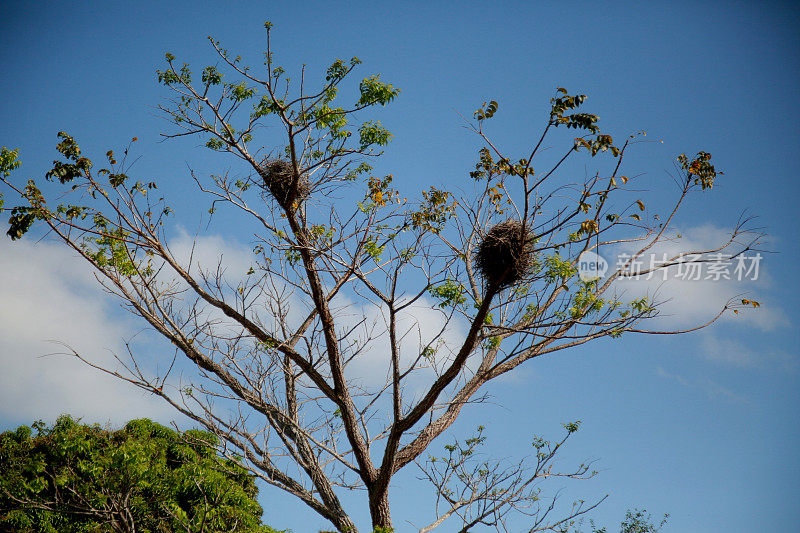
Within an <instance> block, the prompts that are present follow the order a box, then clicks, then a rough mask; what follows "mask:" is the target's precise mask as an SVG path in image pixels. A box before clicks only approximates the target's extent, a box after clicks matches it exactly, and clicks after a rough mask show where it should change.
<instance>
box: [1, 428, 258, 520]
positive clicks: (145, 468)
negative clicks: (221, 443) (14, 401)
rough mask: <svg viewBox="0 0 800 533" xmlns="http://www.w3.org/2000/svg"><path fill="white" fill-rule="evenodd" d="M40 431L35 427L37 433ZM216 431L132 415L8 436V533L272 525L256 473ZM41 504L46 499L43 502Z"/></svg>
mask: <svg viewBox="0 0 800 533" xmlns="http://www.w3.org/2000/svg"><path fill="white" fill-rule="evenodd" d="M34 432H35V433H34ZM215 444H216V437H214V436H213V435H212V434H210V433H206V432H203V431H196V430H193V431H187V432H185V433H183V434H181V433H178V432H175V431H173V430H171V429H169V428H166V427H164V426H161V425H159V424H156V423H154V422H151V421H150V420H147V419H141V420H133V421H131V422H129V423H128V424H127V425H126V426H125V427H124V428H123V429H121V430H117V431H111V430H106V429H103V428H101V427H100V426H97V425H94V426H87V425H82V424H79V423H78V422H77V421H76V420H74V419H72V418H71V417H69V416H62V417H60V418H59V419H58V420H57V421H56V423H55V425H54V426H53V427H52V428H48V427H46V426H45V424H43V423H41V422H37V423H35V424H33V431H32V430H31V428H30V427H27V426H21V427H19V428H17V429H16V430H14V431H7V432H5V433H3V434H0V531H20V532H31V533H32V532H37V533H38V532H51V531H52V532H56V531H59V532H88V531H103V532H105V531H112V527H111V524H112V522H113V521H120V520H123V516H125V515H128V516H130V517H132V519H133V520H134V522H135V525H136V530H137V531H149V532H153V533H155V532H167V531H190V532H195V531H197V532H199V531H205V532H220V533H221V532H223V531H224V532H229V531H237V532H249V533H256V532H258V533H271V532H274V530H273V529H271V528H269V527H267V526H262V525H261V524H260V517H261V513H262V510H261V507H260V506H259V505H258V503H257V502H256V499H255V498H256V494H257V488H256V485H255V482H254V480H253V477H252V476H251V475H250V474H249V473H247V472H246V471H245V470H244V469H243V468H241V467H240V466H238V465H237V464H235V463H234V462H232V461H229V460H226V459H222V458H220V457H219V456H218V455H217V454H216V452H215V450H214V448H213V446H214V445H215ZM35 507H39V509H36V508H35Z"/></svg>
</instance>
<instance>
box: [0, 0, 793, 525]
mask: <svg viewBox="0 0 800 533" xmlns="http://www.w3.org/2000/svg"><path fill="white" fill-rule="evenodd" d="M648 4H649V5H647V6H643V5H642V3H638V2H615V3H614V4H613V5H611V6H607V5H599V4H597V3H588V2H491V3H490V2H458V3H456V2H450V3H445V2H392V3H388V2H369V3H360V2H348V3H332V2H303V3H296V4H292V3H289V2H235V3H222V2H216V3H211V2H186V3H181V2H170V3H163V2H158V3H156V2H137V3H135V4H134V3H129V2H124V3H123V2H103V3H98V2H90V3H85V2H74V3H63V2H59V3H55V2H54V3H47V2H44V3H38V4H34V3H29V2H15V1H11V2H6V3H5V4H4V8H3V14H2V18H0V51H1V52H2V54H0V66H1V67H2V72H3V76H0V116H2V117H3V121H2V125H0V145H2V146H7V147H13V148H18V149H19V150H20V153H21V159H22V161H23V167H22V169H21V171H20V177H23V176H24V177H28V176H42V175H43V173H44V172H46V171H47V169H48V164H51V162H52V160H53V159H54V158H55V156H56V153H55V151H54V149H53V147H54V145H55V142H56V133H57V132H58V131H60V130H66V131H68V132H69V133H70V134H72V135H74V136H75V137H76V139H78V141H79V142H80V143H81V146H82V148H83V149H84V151H86V152H88V153H90V154H92V155H93V156H95V157H101V156H102V154H104V153H105V151H106V150H108V149H109V148H115V149H117V150H119V149H120V148H121V147H122V146H124V145H125V144H126V143H127V141H128V140H129V139H130V138H131V137H133V136H137V137H138V138H139V139H140V141H139V143H138V145H137V147H136V149H137V150H138V153H139V154H141V156H142V158H141V159H140V161H139V162H138V163H137V166H136V169H137V171H138V172H139V173H140V174H141V175H143V176H152V177H155V178H157V179H159V180H160V182H161V183H162V184H163V186H162V190H163V191H164V192H165V193H166V194H167V195H172V196H173V197H180V198H182V199H183V203H181V202H178V204H177V205H176V208H177V211H179V214H178V220H180V221H181V223H182V224H184V225H186V226H188V227H193V226H195V225H197V224H198V222H199V219H198V218H197V217H196V216H193V215H192V210H191V208H192V204H191V200H192V198H194V196H192V192H191V191H190V188H191V183H190V181H189V180H188V179H187V177H188V175H187V166H189V165H191V167H192V168H195V169H198V170H200V171H206V172H213V171H220V170H224V169H226V168H229V167H230V166H231V165H233V164H234V162H233V161H231V160H226V159H224V158H221V157H220V156H216V155H214V154H209V153H208V151H205V150H201V149H199V148H197V147H196V146H195V145H196V142H195V143H192V142H167V143H161V142H159V141H160V138H159V133H160V132H163V131H167V130H168V128H169V125H168V124H167V123H166V122H165V121H164V120H163V119H161V118H159V115H158V113H157V110H156V106H157V105H158V104H159V103H161V102H162V101H163V98H165V97H166V96H167V94H166V92H165V91H164V89H163V87H159V86H158V85H157V84H156V82H155V75H154V73H155V69H156V68H160V67H161V66H162V61H163V55H164V52H166V51H169V52H172V53H174V54H175V55H176V56H178V59H179V60H182V61H187V62H189V63H191V64H193V65H197V66H204V65H205V64H208V63H212V62H213V61H214V57H213V56H212V54H213V50H211V48H210V46H209V45H208V43H207V41H206V36H207V35H213V36H214V37H215V38H217V39H219V40H221V41H222V42H223V44H224V45H225V46H226V47H227V48H229V49H230V50H232V51H235V52H236V53H237V54H240V55H242V56H243V57H244V58H245V60H250V61H251V62H252V63H254V64H258V63H259V61H260V57H261V56H260V54H261V52H262V51H263V31H262V23H263V21H264V20H267V19H269V20H271V21H273V22H274V23H275V26H276V28H275V33H274V49H275V52H276V54H277V56H278V58H279V60H280V61H281V63H282V64H283V65H284V66H285V67H287V70H288V71H290V72H291V71H292V70H293V69H296V68H297V67H298V66H299V65H300V64H301V63H307V64H308V68H309V71H310V72H314V71H316V72H317V73H319V72H321V69H322V68H323V67H324V66H326V65H327V64H329V63H330V61H331V60H332V59H334V58H337V57H343V58H349V57H351V56H353V55H357V56H358V57H360V58H361V59H362V60H363V61H364V64H363V65H362V66H361V70H360V71H359V73H360V74H363V75H367V74H372V73H376V72H380V73H381V74H382V77H383V79H385V80H387V81H389V82H391V83H393V84H394V85H395V86H397V87H399V88H400V89H401V90H402V93H401V96H400V98H398V100H397V101H396V102H395V103H394V104H392V105H391V106H390V107H389V108H387V109H386V110H384V111H382V112H381V114H380V120H381V122H382V123H383V124H384V125H386V126H387V127H388V128H389V129H390V130H392V131H393V133H394V134H395V138H394V140H393V142H392V144H391V145H390V147H389V149H388V150H387V152H386V154H385V156H384V157H383V158H382V159H381V160H380V163H379V164H378V165H377V167H378V169H377V171H378V172H385V173H392V174H394V176H395V179H396V182H397V183H398V184H400V186H401V187H402V188H403V190H404V191H410V192H413V191H417V190H419V189H421V188H423V187H427V185H428V184H431V183H433V184H439V185H442V186H456V184H458V183H461V182H463V180H465V179H468V178H467V176H466V173H467V171H468V170H469V169H470V167H471V165H473V164H474V160H475V153H476V150H477V149H478V148H479V147H480V145H479V143H478V139H477V138H475V137H474V135H471V134H470V133H469V132H468V131H467V130H466V129H464V128H463V127H462V125H463V120H462V118H461V116H460V115H463V116H467V117H469V116H470V115H471V114H472V112H473V111H474V110H475V109H476V108H477V106H478V105H480V104H481V102H483V101H486V100H491V99H493V100H497V101H498V102H499V103H500V111H499V112H498V114H497V118H496V120H495V121H494V123H493V124H492V125H491V129H490V133H491V134H492V135H493V137H494V138H495V139H497V140H498V142H500V144H502V145H503V146H506V147H507V148H508V149H509V151H511V152H513V151H515V150H522V149H523V148H525V147H527V146H529V145H530V143H531V142H532V141H533V140H534V136H535V135H536V134H537V132H539V131H540V128H541V125H542V124H543V122H544V121H545V120H546V117H547V112H548V103H549V98H550V97H551V96H552V94H553V91H554V89H555V87H557V86H563V87H567V88H568V89H569V90H570V91H574V92H582V93H586V94H588V95H589V100H588V101H587V103H586V104H585V105H586V109H587V110H588V111H589V112H592V113H596V114H598V115H599V116H600V124H601V126H602V127H603V128H604V129H605V130H607V131H609V132H610V133H611V134H612V135H615V136H618V137H620V138H622V137H623V136H624V135H627V134H628V133H631V132H633V131H637V130H646V131H647V138H648V139H652V140H653V141H663V142H654V143H649V144H643V145H640V147H639V148H638V150H637V151H636V153H635V154H633V155H632V156H631V157H630V159H629V160H628V162H627V165H628V166H629V167H630V168H631V171H630V172H637V173H638V172H646V179H647V181H646V182H645V183H647V185H648V189H649V192H647V193H644V195H645V198H646V199H647V201H648V202H652V203H653V204H654V205H660V203H662V202H663V203H666V202H667V201H668V200H669V198H670V197H672V196H674V195H675V194H676V190H675V187H674V185H673V184H672V182H671V180H670V178H669V176H668V174H667V173H668V172H669V171H671V170H672V161H673V158H674V157H675V156H676V155H678V154H680V153H682V152H687V153H694V152H696V151H697V150H701V149H702V150H706V151H708V152H711V153H712V154H713V157H714V161H715V162H716V164H717V165H718V168H721V169H723V170H724V171H725V175H724V176H723V177H722V178H720V180H719V181H718V185H717V186H715V188H714V190H713V191H712V192H710V193H706V194H703V195H702V196H696V197H693V198H692V199H691V201H690V202H689V203H688V204H687V205H686V206H685V209H684V211H683V213H682V217H681V219H680V222H679V224H678V225H679V227H680V228H681V229H682V230H684V232H685V233H686V234H687V236H688V237H690V238H693V239H695V240H696V241H698V242H705V239H708V238H710V237H711V236H713V235H716V234H718V232H720V231H723V230H724V229H725V228H729V227H731V226H732V225H733V224H734V223H735V222H736V220H737V218H738V216H739V215H740V213H741V212H742V211H744V210H747V212H748V213H750V214H753V215H757V216H758V217H759V218H758V221H757V224H758V225H759V226H763V227H764V228H765V231H766V232H767V233H769V239H768V241H767V242H768V246H767V248H768V249H769V250H771V251H772V252H774V253H770V254H766V255H765V258H764V260H763V262H762V264H761V267H762V272H761V274H762V275H761V276H760V278H759V280H758V281H757V282H753V283H749V284H744V285H741V286H733V285H730V284H727V285H726V284H718V285H716V286H709V285H708V284H706V285H704V286H703V287H699V286H690V287H688V288H687V287H686V286H681V288H679V289H676V290H674V291H673V292H671V293H669V296H671V297H673V302H672V304H671V305H673V307H671V308H670V309H671V310H672V311H673V312H674V314H675V315H677V316H675V317H672V318H671V319H669V320H673V321H674V323H680V322H681V320H683V319H685V320H687V321H688V320H691V319H695V318H700V317H702V316H705V315H704V313H707V312H708V311H709V310H710V309H711V308H712V307H714V306H715V305H718V304H719V303H724V301H725V299H726V297H727V296H728V295H729V293H730V292H731V291H733V292H734V293H739V292H746V293H747V294H748V297H752V298H753V299H755V300H758V301H760V302H762V308H761V309H760V310H759V311H757V312H756V313H760V315H759V316H756V317H754V316H753V313H750V314H748V316H746V317H744V318H737V319H736V320H734V319H726V320H723V321H722V322H720V323H719V324H717V325H715V326H714V327H713V328H711V329H709V330H706V331H703V332H700V333H696V334H691V335H686V336H680V337H667V338H664V337H661V336H659V337H634V336H630V337H627V338H623V339H619V340H616V341H610V340H609V341H602V342H599V343H597V344H594V345H588V346H586V347H583V348H580V349H577V350H573V351H569V352H559V353H558V354H556V355H554V356H553V357H545V358H542V359H541V360H538V359H537V360H535V361H532V362H531V364H529V365H528V366H525V367H523V368H521V369H520V371H519V372H518V373H517V374H516V375H515V376H514V377H509V378H508V379H505V380H504V381H502V382H501V383H498V384H495V385H492V386H490V387H489V392H490V393H491V394H492V395H493V399H492V402H491V403H488V404H486V405H482V406H478V407H475V408H474V409H472V410H469V411H467V412H466V413H465V414H464V415H463V419H462V420H461V421H460V422H459V423H458V424H457V425H456V426H455V428H454V432H453V433H452V434H453V435H459V436H464V435H466V434H468V433H469V432H470V431H471V429H472V428H474V427H475V426H476V425H478V424H483V425H485V426H486V427H487V434H488V437H489V444H490V447H492V449H493V450H498V453H499V454H500V455H502V456H508V457H519V456H522V455H524V454H526V453H529V442H530V440H531V435H533V434H544V435H545V436H550V437H555V436H557V435H558V434H559V431H560V424H561V423H562V422H566V421H571V420H576V419H578V420H582V421H583V427H582V429H581V431H580V432H578V434H577V435H576V436H575V437H574V439H573V441H572V445H571V446H570V448H569V449H568V451H567V452H566V455H565V461H570V460H572V461H576V460H577V461H580V460H583V459H585V458H593V459H596V460H597V463H596V466H597V467H598V469H600V470H601V471H602V472H601V475H599V476H598V477H597V478H595V479H593V480H591V481H588V482H585V483H582V484H581V483H577V484H574V485H569V486H565V487H564V488H565V491H564V497H565V498H577V497H586V498H587V499H591V498H592V497H596V496H601V495H603V494H606V493H608V494H610V497H609V499H608V500H607V502H606V503H605V504H604V505H603V506H602V507H601V508H600V509H599V510H598V511H597V513H596V518H597V520H598V522H599V523H603V524H614V523H618V522H619V520H620V519H621V517H622V516H623V515H624V510H625V509H626V508H628V507H646V508H647V509H648V510H650V511H652V512H653V513H654V514H660V513H665V512H668V513H670V515H671V519H670V526H669V528H668V530H667V531H686V532H711V531H729V532H748V531H758V530H765V531H766V530H772V531H789V530H791V529H793V528H794V527H796V524H797V523H798V521H800V506H798V504H797V501H798V495H799V494H798V493H799V492H800V482H799V481H798V479H800V476H798V473H800V460H799V459H798V456H797V454H796V450H797V449H800V424H799V423H800V416H798V407H800V402H799V401H798V400H800V390H799V389H798V385H799V384H800V365H798V353H797V346H798V343H799V342H800V337H799V336H798V333H797V331H798V328H797V318H796V315H795V314H794V312H793V309H796V308H797V306H798V304H800V298H799V296H800V293H799V291H798V289H797V283H796V282H795V280H796V275H797V274H796V273H797V268H798V266H797V265H799V264H800V254H798V250H797V244H796V243H798V242H799V241H800V230H798V224H797V218H796V217H797V213H798V209H797V202H798V201H800V185H798V184H799V183H800V181H798V175H799V174H800V172H798V171H800V150H798V149H797V134H796V126H795V124H794V121H795V120H796V117H797V116H798V112H800V106H798V103H797V100H796V98H797V95H798V94H800V79H799V78H798V72H800V9H799V8H797V7H795V6H794V5H792V4H791V3H779V2H762V3H758V4H756V3H751V2H670V3H648ZM133 6H135V7H133ZM219 222H220V223H219V224H218V225H217V226H216V227H215V231H216V232H217V233H216V235H217V236H218V237H219V238H220V239H222V241H220V242H225V243H226V244H227V245H230V246H231V247H233V248H235V247H236V246H237V245H238V246H240V247H244V246H245V245H246V243H247V236H240V235H237V233H236V228H235V227H234V226H233V225H232V224H226V223H225V221H224V219H223V220H221V221H219ZM0 266H2V268H3V280H0V317H2V318H3V321H2V322H3V324H2V325H0V362H2V365H3V370H2V372H0V389H2V390H3V391H5V392H0V428H8V427H12V426H14V425H17V424H20V423H26V422H27V423H30V422H31V421H32V420H33V419H35V418H40V417H41V418H45V419H52V418H53V417H55V416H56V415H57V414H59V413H60V412H62V411H65V410H70V411H72V412H73V414H75V415H77V416H81V415H83V416H85V419H86V420H99V421H105V420H112V421H115V422H120V421H123V420H126V419H128V418H132V417H134V416H142V415H145V414H147V415H148V416H153V417H156V418H159V419H161V420H169V417H170V413H169V412H167V411H165V410H164V409H163V408H162V407H160V406H158V405H157V404H155V403H154V402H153V400H152V399H151V398H144V397H142V396H141V395H139V394H138V393H136V392H131V391H129V390H127V389H125V388H124V386H122V385H120V384H116V383H113V382H109V381H107V380H104V379H102V378H99V377H98V376H96V374H92V373H89V372H88V371H87V370H86V369H84V368H81V367H78V366H76V365H75V364H74V363H73V362H72V361H65V360H63V358H61V359H59V358H45V359H42V358H40V357H38V356H40V355H42V354H45V353H49V352H52V351H53V348H52V346H50V345H48V344H46V343H45V342H44V341H45V340H47V339H58V340H63V341H65V342H70V343H75V344H78V345H80V346H81V347H82V349H83V350H85V351H88V352H91V353H96V354H97V357H98V358H103V357H108V353H109V352H108V349H115V348H118V347H119V339H120V338H121V337H122V336H124V335H128V334H130V332H131V331H134V332H135V331H137V328H139V327H140V326H137V325H136V324H135V323H132V321H131V320H130V319H128V318H126V317H124V316H122V315H121V314H120V313H119V312H118V311H117V309H116V306H115V303H114V302H111V301H108V300H107V299H106V298H104V296H103V295H102V294H101V293H99V292H98V291H97V290H96V289H94V288H93V285H92V283H91V280H90V279H87V277H86V275H85V272H84V271H83V270H82V269H81V266H80V264H79V263H77V262H75V261H72V260H71V259H70V258H69V257H66V256H65V255H64V254H63V253H62V252H61V251H59V249H58V248H56V247H53V246H52V244H51V243H49V242H48V241H42V242H39V243H36V242H35V241H34V240H27V241H23V242H20V243H15V244H13V245H12V244H10V242H9V241H8V240H7V239H4V240H3V241H2V243H0ZM726 291H727V292H726ZM682 317H683V318H682ZM37 380H38V381H37ZM36 383H39V384H40V386H35V384H36ZM443 443H444V442H443V441H437V442H436V443H434V446H435V447H440V446H441V445H442V444H443ZM556 487H558V486H556ZM409 489H413V490H409ZM392 490H393V492H392V497H393V499H394V508H393V514H394V516H395V517H396V519H397V521H398V523H399V524H400V523H402V521H403V520H405V519H409V520H413V516H414V512H415V510H416V509H419V508H420V507H419V506H422V505H428V503H429V501H430V495H429V494H430V493H428V492H425V491H424V490H422V488H421V485H419V483H417V482H416V481H415V480H414V476H413V474H411V473H409V474H407V475H404V476H401V477H400V478H399V479H398V480H397V483H396V485H394V486H393V489H392ZM261 501H262V504H263V506H264V508H265V511H266V521H267V522H268V523H270V524H272V525H274V526H276V527H281V528H283V527H289V528H292V529H294V531H295V532H302V531H312V530H313V531H316V529H314V528H322V527H324V523H323V522H321V521H320V520H319V519H317V518H316V517H315V516H311V515H310V513H307V512H306V511H305V509H304V508H303V507H302V506H301V505H300V504H299V503H298V504H293V503H292V502H291V500H290V499H289V498H288V497H286V496H282V495H280V494H276V493H275V492H274V491H273V490H270V489H265V490H262V493H261ZM350 503H351V504H352V505H357V504H358V503H357V501H355V500H354V501H353V502H350ZM362 507H363V506H362ZM286 509H293V510H294V511H292V512H291V513H290V512H287V511H286ZM354 514H355V515H356V516H360V517H361V518H363V514H362V515H359V514H358V513H357V512H356V513H354ZM403 527H404V526H402V525H401V526H400V528H401V529H400V531H403V530H404V529H402V528H403ZM515 527H519V530H520V531H521V530H522V526H521V525H516V526H515ZM443 530H444V531H447V530H449V529H447V526H444V529H443Z"/></svg>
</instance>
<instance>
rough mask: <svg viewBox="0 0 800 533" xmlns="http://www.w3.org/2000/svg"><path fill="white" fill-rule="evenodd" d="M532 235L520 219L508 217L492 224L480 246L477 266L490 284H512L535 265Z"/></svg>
mask: <svg viewBox="0 0 800 533" xmlns="http://www.w3.org/2000/svg"><path fill="white" fill-rule="evenodd" d="M533 252H534V248H533V236H532V234H531V233H530V231H528V230H527V229H524V228H523V225H522V223H521V222H519V221H517V220H514V219H509V220H506V221H505V222H500V223H499V224H497V225H495V226H494V227H492V229H490V230H489V232H488V233H487V234H486V236H485V237H484V238H483V241H481V243H480V245H479V246H478V253H477V254H476V256H475V266H476V267H477V269H478V270H479V271H480V273H481V274H482V275H483V278H484V279H485V280H486V282H487V283H488V284H489V285H490V286H491V285H493V286H496V287H497V288H502V287H506V286H509V285H513V284H515V283H517V282H518V281H520V280H522V279H523V278H525V277H526V276H527V275H528V274H530V273H531V271H532V270H533V268H534V265H535V259H534V254H533Z"/></svg>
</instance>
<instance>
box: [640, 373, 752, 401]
mask: <svg viewBox="0 0 800 533" xmlns="http://www.w3.org/2000/svg"><path fill="white" fill-rule="evenodd" d="M656 372H657V373H658V375H659V376H660V377H662V378H664V379H667V380H670V381H674V382H676V383H680V384H681V385H682V386H684V387H687V388H689V389H695V390H699V391H701V392H703V393H704V394H705V395H706V396H707V397H708V398H709V399H710V400H724V401H727V402H731V403H745V404H749V403H750V399H749V398H747V397H746V396H744V395H741V394H737V393H735V392H733V391H732V390H730V389H728V388H726V387H724V386H722V385H720V384H719V383H717V382H716V381H714V380H713V379H711V378H703V379H688V378H685V377H683V376H681V375H680V374H672V373H670V372H667V371H666V370H664V369H663V368H662V367H660V366H659V367H658V368H657V369H656Z"/></svg>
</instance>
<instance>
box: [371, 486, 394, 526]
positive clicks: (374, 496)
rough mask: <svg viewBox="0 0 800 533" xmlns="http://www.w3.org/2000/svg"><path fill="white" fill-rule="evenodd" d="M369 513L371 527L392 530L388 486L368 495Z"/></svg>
mask: <svg viewBox="0 0 800 533" xmlns="http://www.w3.org/2000/svg"><path fill="white" fill-rule="evenodd" d="M369 513H370V516H371V517H372V528H373V529H377V528H382V529H384V530H387V531H391V530H392V515H391V513H390V512H389V488H388V487H386V488H384V489H383V490H379V491H375V492H372V491H370V495H369Z"/></svg>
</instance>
